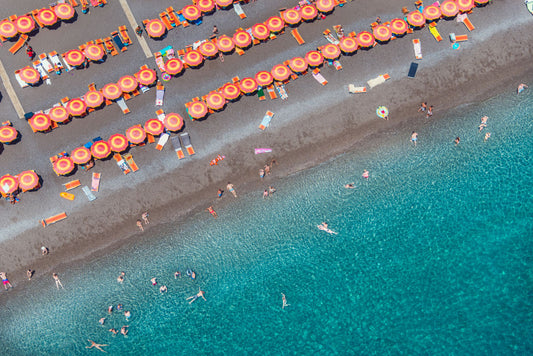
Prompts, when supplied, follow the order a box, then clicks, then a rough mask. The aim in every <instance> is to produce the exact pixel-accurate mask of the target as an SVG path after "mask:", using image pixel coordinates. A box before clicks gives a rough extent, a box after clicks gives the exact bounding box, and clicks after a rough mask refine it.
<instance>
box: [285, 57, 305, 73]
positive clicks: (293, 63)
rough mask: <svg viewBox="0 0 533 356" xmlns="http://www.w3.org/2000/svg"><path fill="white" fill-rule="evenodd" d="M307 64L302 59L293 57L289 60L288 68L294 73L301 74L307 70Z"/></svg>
mask: <svg viewBox="0 0 533 356" xmlns="http://www.w3.org/2000/svg"><path fill="white" fill-rule="evenodd" d="M307 66H308V64H307V62H306V61H305V59H303V58H302V57H294V58H293V59H291V60H289V67H290V68H291V70H292V71H293V72H295V73H302V72H303V71H305V70H306V69H307Z"/></svg>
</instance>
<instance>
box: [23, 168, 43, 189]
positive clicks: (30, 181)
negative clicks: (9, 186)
mask: <svg viewBox="0 0 533 356" xmlns="http://www.w3.org/2000/svg"><path fill="white" fill-rule="evenodd" d="M18 181H19V188H20V189H22V191H23V192H28V191H30V190H34V189H36V188H39V187H40V184H39V176H38V175H37V173H35V171H33V170H28V171H24V172H21V173H19V175H18Z"/></svg>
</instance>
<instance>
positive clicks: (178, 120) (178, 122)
mask: <svg viewBox="0 0 533 356" xmlns="http://www.w3.org/2000/svg"><path fill="white" fill-rule="evenodd" d="M157 121H159V120H157ZM159 123H161V121H159ZM163 123H164V124H165V127H166V128H167V130H169V131H179V130H181V128H182V127H183V118H182V117H181V115H180V114H176V113H174V112H171V113H168V114H167V115H166V116H165V120H164V122H163Z"/></svg>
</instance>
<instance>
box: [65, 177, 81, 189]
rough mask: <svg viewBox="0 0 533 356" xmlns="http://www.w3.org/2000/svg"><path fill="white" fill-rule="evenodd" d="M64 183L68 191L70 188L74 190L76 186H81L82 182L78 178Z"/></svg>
mask: <svg viewBox="0 0 533 356" xmlns="http://www.w3.org/2000/svg"><path fill="white" fill-rule="evenodd" d="M63 185H64V186H65V191H67V192H68V191H69V190H72V189H74V188H77V187H79V186H80V185H81V183H80V180H79V179H76V180H72V181H70V182H68V183H65V184H63Z"/></svg>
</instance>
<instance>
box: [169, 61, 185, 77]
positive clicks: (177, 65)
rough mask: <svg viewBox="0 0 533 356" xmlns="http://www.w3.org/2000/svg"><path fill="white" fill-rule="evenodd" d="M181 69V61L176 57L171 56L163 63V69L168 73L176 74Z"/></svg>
mask: <svg viewBox="0 0 533 356" xmlns="http://www.w3.org/2000/svg"><path fill="white" fill-rule="evenodd" d="M182 70H183V63H182V61H180V60H179V59H178V58H171V59H169V60H168V61H167V63H165V71H166V72H167V73H168V74H170V75H176V74H179V73H181V71H182Z"/></svg>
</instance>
